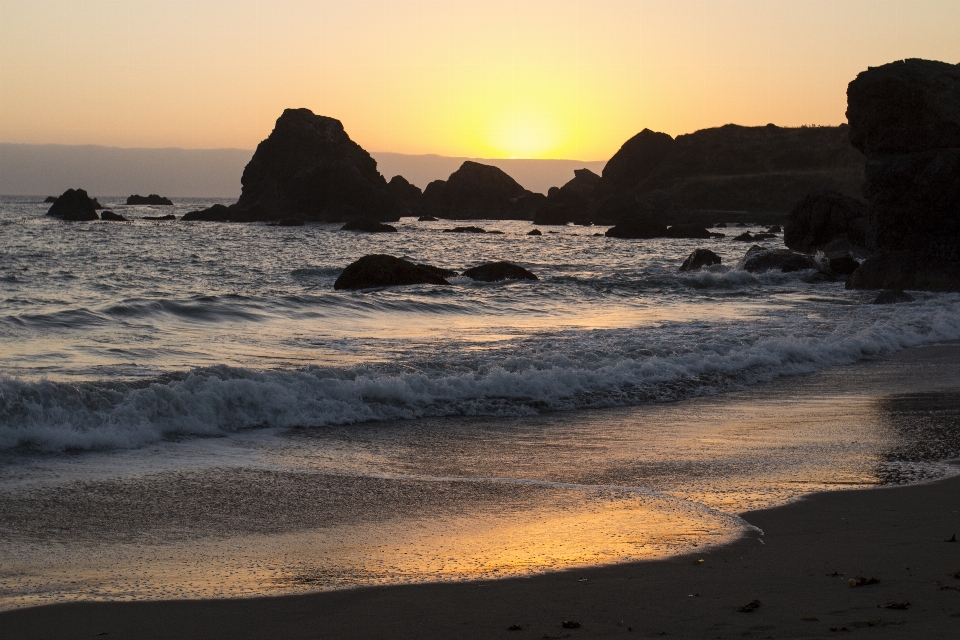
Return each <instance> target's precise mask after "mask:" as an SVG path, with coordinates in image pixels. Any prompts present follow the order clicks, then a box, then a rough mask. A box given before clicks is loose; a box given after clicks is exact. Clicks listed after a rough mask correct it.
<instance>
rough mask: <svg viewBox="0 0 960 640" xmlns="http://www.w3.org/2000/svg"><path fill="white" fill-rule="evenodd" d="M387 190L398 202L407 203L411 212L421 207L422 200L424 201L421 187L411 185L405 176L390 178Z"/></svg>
mask: <svg viewBox="0 0 960 640" xmlns="http://www.w3.org/2000/svg"><path fill="white" fill-rule="evenodd" d="M387 188H389V189H390V193H392V194H393V195H394V196H396V197H397V199H398V200H400V201H402V202H405V203H406V204H407V206H409V207H410V210H411V211H413V210H415V209H417V208H418V207H419V206H420V200H422V199H423V191H421V190H420V187H418V186H416V185H414V184H410V183H409V182H407V179H406V178H404V177H403V176H393V177H392V178H390V182H388V183H387Z"/></svg>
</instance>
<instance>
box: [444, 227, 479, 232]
mask: <svg viewBox="0 0 960 640" xmlns="http://www.w3.org/2000/svg"><path fill="white" fill-rule="evenodd" d="M443 232H444V233H487V230H486V229H481V228H480V227H454V228H453V229H444V230H443Z"/></svg>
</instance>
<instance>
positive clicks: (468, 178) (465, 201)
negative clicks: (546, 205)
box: [422, 160, 544, 220]
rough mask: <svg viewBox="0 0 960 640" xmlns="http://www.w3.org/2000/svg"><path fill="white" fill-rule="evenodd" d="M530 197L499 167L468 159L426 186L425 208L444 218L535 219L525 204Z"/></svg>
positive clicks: (423, 201)
mask: <svg viewBox="0 0 960 640" xmlns="http://www.w3.org/2000/svg"><path fill="white" fill-rule="evenodd" d="M530 195H532V194H531V192H530V191H527V190H526V189H524V188H523V187H522V186H520V184H519V183H518V182H517V181H516V180H514V179H513V178H511V177H510V176H508V175H507V174H506V173H504V172H503V170H501V169H499V168H498V167H493V166H490V165H485V164H480V163H479V162H473V161H470V160H467V161H466V162H464V163H463V164H462V165H460V168H459V169H457V170H456V171H454V172H453V173H452V174H450V177H449V178H447V179H446V180H434V181H433V182H431V183H430V184H428V185H427V188H426V189H424V191H423V200H422V207H423V210H424V212H426V213H429V214H431V215H434V216H438V217H441V218H452V219H456V220H477V219H499V220H504V219H518V220H519V219H525V218H529V217H531V216H532V213H533V211H532V210H530V209H529V208H526V207H525V206H524V203H523V201H522V199H523V198H524V196H530ZM540 197H541V198H543V197H544V196H543V195H542V194H541V196H540Z"/></svg>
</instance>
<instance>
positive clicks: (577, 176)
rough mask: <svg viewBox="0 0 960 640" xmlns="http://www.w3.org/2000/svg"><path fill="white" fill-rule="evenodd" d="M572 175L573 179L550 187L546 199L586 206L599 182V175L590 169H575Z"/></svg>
mask: <svg viewBox="0 0 960 640" xmlns="http://www.w3.org/2000/svg"><path fill="white" fill-rule="evenodd" d="M573 176H574V177H573V179H572V180H570V181H569V182H567V183H566V184H565V185H563V186H562V187H560V188H557V187H551V188H550V191H549V192H548V193H547V199H548V200H549V201H550V202H556V203H560V204H567V205H573V206H581V207H583V206H586V204H587V202H588V201H589V200H590V197H591V196H592V195H593V192H594V190H595V189H596V188H597V184H599V183H600V176H598V175H597V174H595V173H594V172H593V171H590V169H576V170H574V172H573Z"/></svg>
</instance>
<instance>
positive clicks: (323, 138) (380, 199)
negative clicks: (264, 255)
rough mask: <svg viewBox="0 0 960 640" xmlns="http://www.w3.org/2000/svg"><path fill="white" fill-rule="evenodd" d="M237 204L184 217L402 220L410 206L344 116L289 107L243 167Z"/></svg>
mask: <svg viewBox="0 0 960 640" xmlns="http://www.w3.org/2000/svg"><path fill="white" fill-rule="evenodd" d="M240 182H241V183H242V185H243V191H242V193H241V195H240V199H239V200H238V201H237V203H236V204H234V205H231V206H229V207H223V206H219V207H211V208H210V209H206V210H204V211H195V212H191V213H188V214H187V215H185V216H184V217H183V219H184V220H233V221H240V222H248V221H257V220H282V219H284V218H288V217H299V218H303V219H306V220H319V221H330V222H336V221H346V220H356V219H367V220H378V221H388V220H397V219H399V217H400V216H401V215H405V214H407V213H408V208H407V207H406V205H404V204H403V203H402V202H401V201H400V200H399V199H398V198H397V197H395V196H394V195H393V194H392V193H391V192H390V190H389V189H388V187H387V182H386V180H384V178H383V176H382V175H380V173H379V172H378V171H377V162H376V160H374V159H373V158H371V157H370V154H369V153H367V152H366V151H364V150H363V148H362V147H360V145H358V144H357V143H356V142H354V141H353V140H351V139H350V136H348V135H347V133H346V131H344V129H343V125H342V124H341V123H340V121H339V120H334V119H333V118H327V117H325V116H318V115H314V113H313V112H311V111H310V110H309V109H287V110H285V111H284V112H283V114H282V115H281V116H280V118H279V119H277V123H276V126H275V127H274V129H273V131H272V132H271V133H270V136H269V137H268V138H267V139H266V140H264V141H263V142H261V143H260V144H259V145H258V146H257V150H256V152H255V153H254V154H253V158H251V160H250V162H249V163H248V164H247V166H246V168H245V169H244V170H243V177H242V178H241V180H240Z"/></svg>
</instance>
